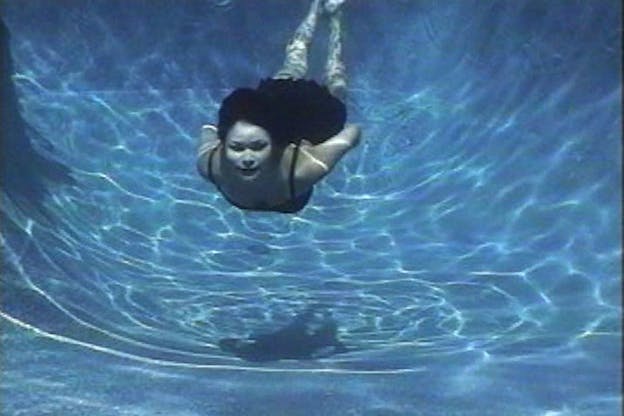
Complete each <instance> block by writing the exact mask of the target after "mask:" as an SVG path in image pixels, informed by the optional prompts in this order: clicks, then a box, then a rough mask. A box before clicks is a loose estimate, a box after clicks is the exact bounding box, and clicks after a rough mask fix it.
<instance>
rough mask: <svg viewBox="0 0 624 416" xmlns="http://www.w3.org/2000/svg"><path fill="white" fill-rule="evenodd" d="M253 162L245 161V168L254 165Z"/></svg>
mask: <svg viewBox="0 0 624 416" xmlns="http://www.w3.org/2000/svg"><path fill="white" fill-rule="evenodd" d="M253 163H254V162H253V160H248V159H247V160H243V166H245V167H246V168H249V167H251V166H252V165H253Z"/></svg>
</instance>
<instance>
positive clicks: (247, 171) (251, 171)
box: [238, 167, 258, 177]
mask: <svg viewBox="0 0 624 416" xmlns="http://www.w3.org/2000/svg"><path fill="white" fill-rule="evenodd" d="M238 170H240V172H241V174H242V175H243V176H246V177H250V176H254V175H255V174H256V173H257V172H258V168H257V167H255V168H238Z"/></svg>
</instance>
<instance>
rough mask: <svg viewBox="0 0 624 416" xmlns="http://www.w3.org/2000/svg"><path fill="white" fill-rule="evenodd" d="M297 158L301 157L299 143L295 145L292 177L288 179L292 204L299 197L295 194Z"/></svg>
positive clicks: (291, 170) (291, 168)
mask: <svg viewBox="0 0 624 416" xmlns="http://www.w3.org/2000/svg"><path fill="white" fill-rule="evenodd" d="M297 156H299V143H296V144H295V153H294V154H293V158H292V162H291V164H290V176H289V177H288V184H289V185H290V200H291V202H292V201H294V200H295V198H296V197H297V195H296V193H295V166H296V165H297Z"/></svg>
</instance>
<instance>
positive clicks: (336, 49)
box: [325, 9, 347, 101]
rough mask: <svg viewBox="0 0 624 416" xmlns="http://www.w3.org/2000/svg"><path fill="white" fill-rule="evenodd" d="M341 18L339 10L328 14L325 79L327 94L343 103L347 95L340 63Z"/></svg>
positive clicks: (344, 73) (345, 82) (344, 77)
mask: <svg viewBox="0 0 624 416" xmlns="http://www.w3.org/2000/svg"><path fill="white" fill-rule="evenodd" d="M341 16H342V12H341V11H340V10H339V9H336V10H333V11H332V12H331V13H330V14H329V46H328V48H327V49H328V51H327V64H326V66H325V78H326V83H327V88H328V89H329V92H331V93H332V95H333V96H335V97H337V98H339V99H341V100H343V101H344V99H345V97H346V95H347V71H346V67H345V65H344V63H343V62H342V32H341V22H340V20H341Z"/></svg>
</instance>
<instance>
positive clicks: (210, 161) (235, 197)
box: [197, 0, 360, 213]
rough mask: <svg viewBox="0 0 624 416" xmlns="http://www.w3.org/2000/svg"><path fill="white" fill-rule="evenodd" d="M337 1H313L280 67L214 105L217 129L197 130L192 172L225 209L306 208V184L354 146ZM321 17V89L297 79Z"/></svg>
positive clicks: (308, 191) (304, 68)
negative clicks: (324, 44) (324, 35)
mask: <svg viewBox="0 0 624 416" xmlns="http://www.w3.org/2000/svg"><path fill="white" fill-rule="evenodd" d="M343 2H344V0H313V1H312V4H311V6H310V10H309V12H308V14H307V16H306V17H305V18H304V20H303V21H302V22H301V24H300V25H299V27H298V28H297V30H296V31H295V33H294V35H293V38H292V39H291V40H290V42H289V43H288V45H287V46H286V59H285V63H284V66H283V68H282V69H281V70H280V71H278V72H277V73H276V74H275V75H274V76H273V78H268V79H264V80H262V81H261V82H260V84H259V85H258V87H257V88H255V89H251V88H239V89H236V90H234V91H233V92H232V93H231V94H230V95H228V96H227V97H226V98H225V99H224V100H223V102H222V104H221V108H220V109H219V116H218V117H219V120H218V123H217V126H216V127H215V126H212V125H205V126H203V127H202V132H201V139H200V146H199V151H198V159H197V168H198V170H199V173H200V174H201V175H202V176H203V177H204V178H206V179H208V180H209V181H210V182H212V183H213V184H215V186H216V187H217V189H218V190H219V191H220V192H221V194H222V195H223V196H224V197H225V199H227V200H228V201H229V202H230V203H231V204H232V205H234V206H236V207H239V208H241V209H245V210H256V211H275V212H283V213H294V212H298V211H299V210H301V209H302V208H303V207H305V206H306V204H307V203H308V201H309V199H310V197H311V195H312V190H313V187H314V184H315V183H317V182H318V181H319V180H321V179H322V178H323V177H325V176H326V175H327V174H328V173H329V172H330V171H331V170H332V168H333V167H334V166H335V165H336V163H337V162H338V160H340V158H341V157H342V156H343V155H344V154H345V153H346V152H347V151H349V150H350V149H352V148H353V147H355V146H356V145H357V144H358V142H359V138H360V129H359V127H358V126H356V125H353V124H350V125H346V126H345V121H346V108H345V105H344V103H343V100H344V98H345V93H346V87H347V84H346V74H345V66H344V64H343V62H342V44H341V10H340V6H341V5H342V3H343ZM321 16H326V17H327V18H328V20H329V27H330V36H329V46H328V56H327V64H326V67H325V77H326V86H321V85H319V84H317V83H316V82H315V81H312V80H305V79H303V77H304V76H305V75H306V72H307V67H308V65H307V53H308V47H309V45H310V43H311V41H312V37H313V35H314V30H315V28H316V23H317V20H318V19H319V18H320V17H321Z"/></svg>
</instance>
